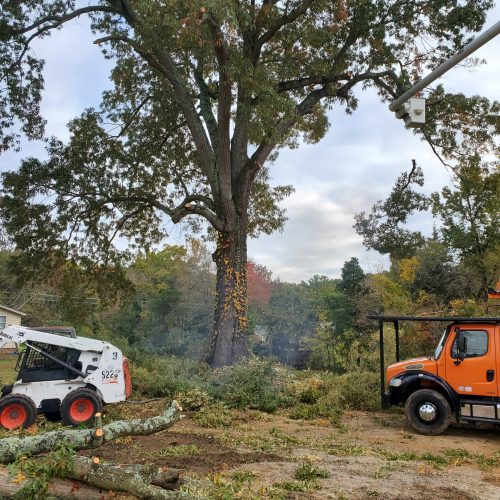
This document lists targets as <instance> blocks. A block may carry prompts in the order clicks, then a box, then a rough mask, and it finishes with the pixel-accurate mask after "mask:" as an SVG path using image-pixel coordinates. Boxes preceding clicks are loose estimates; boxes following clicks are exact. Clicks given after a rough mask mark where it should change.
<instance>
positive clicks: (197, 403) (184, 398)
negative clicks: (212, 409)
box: [177, 387, 211, 411]
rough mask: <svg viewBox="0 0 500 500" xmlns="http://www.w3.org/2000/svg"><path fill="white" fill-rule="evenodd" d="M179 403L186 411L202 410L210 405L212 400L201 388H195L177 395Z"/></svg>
mask: <svg viewBox="0 0 500 500" xmlns="http://www.w3.org/2000/svg"><path fill="white" fill-rule="evenodd" d="M177 401H178V402H179V404H180V405H181V406H182V408H183V409H184V410H191V411H193V410H200V409H202V408H205V407H207V406H208V405H209V404H210V401H211V398H210V396H209V395H208V394H207V392H205V391H204V390H203V389H201V388H200V387H193V388H192V389H188V390H187V391H184V392H181V393H180V394H178V395H177Z"/></svg>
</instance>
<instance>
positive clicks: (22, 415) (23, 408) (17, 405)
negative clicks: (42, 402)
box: [0, 394, 36, 429]
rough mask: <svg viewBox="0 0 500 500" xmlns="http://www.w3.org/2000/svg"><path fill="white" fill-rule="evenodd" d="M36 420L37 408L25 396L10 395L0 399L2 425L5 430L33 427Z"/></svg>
mask: <svg viewBox="0 0 500 500" xmlns="http://www.w3.org/2000/svg"><path fill="white" fill-rule="evenodd" d="M35 420H36V406H35V403H34V402H33V400H32V399H31V398H29V397H28V396H24V395H23V394H9V395H8V396H5V397H3V398H2V399H0V424H1V425H2V427H4V428H5V429H18V428H19V427H23V428H24V429H27V428H28V427H31V426H32V425H33V424H34V423H35Z"/></svg>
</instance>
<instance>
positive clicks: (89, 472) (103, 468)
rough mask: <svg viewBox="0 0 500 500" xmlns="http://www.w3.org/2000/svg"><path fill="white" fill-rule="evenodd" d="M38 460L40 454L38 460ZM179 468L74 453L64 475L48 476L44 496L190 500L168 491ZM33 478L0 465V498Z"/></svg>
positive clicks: (177, 477)
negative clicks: (118, 462)
mask: <svg viewBox="0 0 500 500" xmlns="http://www.w3.org/2000/svg"><path fill="white" fill-rule="evenodd" d="M40 461H41V463H43V461H44V457H42V458H41V459H40ZM184 472H185V471H184V470H183V469H170V468H168V467H157V466H155V465H153V464H146V465H136V464H133V465H116V464H111V463H101V462H100V460H99V459H98V458H97V457H92V458H87V457H81V456H77V457H75V458H74V460H73V464H72V468H71V470H69V471H66V472H65V477H64V478H52V479H51V480H50V483H49V484H48V486H47V491H46V492H44V495H45V496H47V497H49V496H53V497H56V498H62V499H66V498H68V499H75V500H87V499H88V500H102V499H103V498H108V497H109V498H111V496H113V498H114V497H115V496H116V493H117V492H120V493H124V494H125V496H124V495H121V497H120V498H147V499H153V500H156V499H158V500H163V499H181V500H184V499H186V500H187V499H193V498H194V497H193V496H192V495H189V494H187V493H183V492H179V491H172V490H175V489H176V488H178V487H179V486H180V485H181V484H182V477H183V475H184ZM32 479H33V477H31V478H30V477H24V476H22V477H21V478H18V477H11V476H10V475H9V471H8V469H7V467H5V466H0V497H1V498H10V497H13V496H15V495H19V494H20V490H21V489H22V488H23V487H24V486H26V484H27V483H28V482H29V481H30V480H32Z"/></svg>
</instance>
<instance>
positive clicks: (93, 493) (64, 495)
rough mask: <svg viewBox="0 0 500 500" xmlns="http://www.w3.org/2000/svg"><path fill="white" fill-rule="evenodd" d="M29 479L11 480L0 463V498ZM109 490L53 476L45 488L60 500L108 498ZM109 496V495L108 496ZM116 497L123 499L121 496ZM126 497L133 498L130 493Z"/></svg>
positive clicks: (50, 494)
mask: <svg viewBox="0 0 500 500" xmlns="http://www.w3.org/2000/svg"><path fill="white" fill-rule="evenodd" d="M28 481H29V479H23V480H21V481H13V480H12V478H10V476H9V471H8V469H7V467H5V466H3V465H0V498H13V497H15V496H16V495H18V494H19V492H20V490H21V489H22V488H23V487H24V486H25V485H26V483H27V482H28ZM108 494H109V491H104V490H102V489H100V488H96V487H94V486H90V485H89V484H86V483H83V482H80V481H68V480H65V479H58V478H54V480H53V481H52V482H51V483H50V485H49V486H48V489H47V496H48V497H49V496H52V497H54V498H58V499H61V500H67V499H69V500H103V498H108V496H107V495H108ZM109 498H111V497H109ZM116 498H122V499H125V498H127V497H125V496H121V497H116ZM128 498H133V497H131V496H130V495H129V496H128Z"/></svg>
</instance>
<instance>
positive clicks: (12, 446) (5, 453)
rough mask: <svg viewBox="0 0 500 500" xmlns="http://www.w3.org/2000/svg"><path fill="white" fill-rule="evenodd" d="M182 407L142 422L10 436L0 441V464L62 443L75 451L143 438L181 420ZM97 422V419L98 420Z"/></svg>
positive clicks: (126, 422) (171, 409) (135, 420)
mask: <svg viewBox="0 0 500 500" xmlns="http://www.w3.org/2000/svg"><path fill="white" fill-rule="evenodd" d="M181 411H182V408H181V407H180V406H179V405H178V404H177V401H173V402H172V404H171V405H170V406H169V407H168V408H167V409H166V410H165V411H164V412H163V413H162V414H161V415H158V416H156V417H151V418H147V419H144V420H141V419H134V420H117V421H116V422H111V423H109V424H106V425H103V426H102V427H98V429H97V430H99V429H100V430H102V434H101V432H96V429H63V430H59V431H52V432H46V433H45V434H39V435H36V436H25V437H11V438H4V439H2V440H0V463H3V464H7V463H10V462H14V461H15V460H16V458H17V457H19V456H22V455H26V456H32V455H38V454H40V453H45V452H47V451H51V450H53V449H55V448H56V445H57V444H58V443H61V442H66V443H68V444H70V445H71V446H72V447H73V448H74V449H75V450H86V449H91V448H96V447H97V446H100V445H101V444H103V443H105V442H107V441H111V440H113V439H116V438H118V437H123V436H146V435H148V434H153V433H155V432H160V431H163V430H165V429H168V428H169V427H170V426H171V425H172V424H174V423H175V422H176V421H177V420H179V418H180V412H181ZM97 421H98V423H99V421H100V419H98V420H97Z"/></svg>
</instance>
